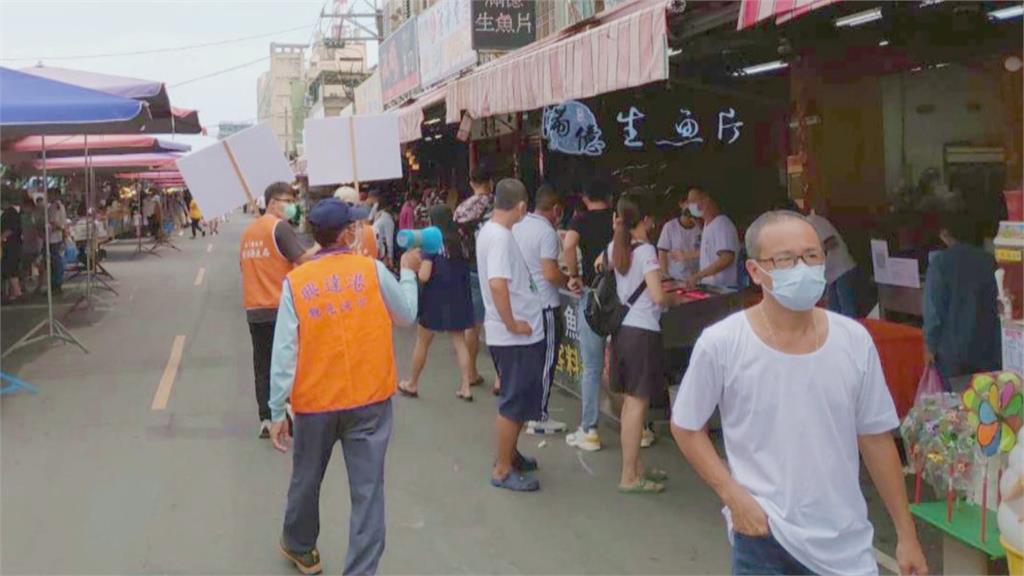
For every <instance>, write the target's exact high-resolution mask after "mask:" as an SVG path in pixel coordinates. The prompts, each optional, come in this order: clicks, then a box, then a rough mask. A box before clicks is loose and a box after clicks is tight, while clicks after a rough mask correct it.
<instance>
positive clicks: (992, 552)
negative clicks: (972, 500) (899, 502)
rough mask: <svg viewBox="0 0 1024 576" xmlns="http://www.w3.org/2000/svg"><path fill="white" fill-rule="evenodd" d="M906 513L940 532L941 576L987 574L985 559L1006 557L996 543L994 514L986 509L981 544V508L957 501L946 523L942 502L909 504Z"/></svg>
mask: <svg viewBox="0 0 1024 576" xmlns="http://www.w3.org/2000/svg"><path fill="white" fill-rule="evenodd" d="M910 511H911V513H913V515H914V516H916V517H917V518H919V519H920V520H922V521H924V522H926V523H928V524H930V525H931V526H933V527H935V528H937V529H938V530H939V531H940V532H942V573H943V574H988V573H989V571H988V564H989V560H998V559H1000V558H1005V557H1006V551H1005V550H1003V547H1002V546H1001V545H1000V544H999V528H997V526H996V513H995V512H993V511H991V510H989V511H988V518H987V519H986V520H985V522H986V531H985V532H986V537H985V541H984V542H982V541H981V538H980V535H981V508H980V507H979V506H977V505H975V504H969V503H966V502H958V503H957V505H956V507H955V508H954V509H953V522H952V523H949V522H946V503H945V502H924V503H921V504H911V505H910Z"/></svg>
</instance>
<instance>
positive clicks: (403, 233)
mask: <svg viewBox="0 0 1024 576" xmlns="http://www.w3.org/2000/svg"><path fill="white" fill-rule="evenodd" d="M396 240H397V241H398V247H399V248H401V249H403V250H412V249H414V248H420V249H422V250H423V252H424V253H425V254H440V253H441V249H442V248H443V247H444V236H443V235H442V234H441V229H440V228H438V227H437V226H429V227H427V228H422V229H420V230H410V229H406V230H399V231H398V237H397V238H396Z"/></svg>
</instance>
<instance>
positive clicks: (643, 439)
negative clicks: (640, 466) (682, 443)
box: [640, 426, 658, 448]
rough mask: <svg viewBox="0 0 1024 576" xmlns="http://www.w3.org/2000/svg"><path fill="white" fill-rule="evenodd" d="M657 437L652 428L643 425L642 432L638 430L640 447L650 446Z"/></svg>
mask: <svg viewBox="0 0 1024 576" xmlns="http://www.w3.org/2000/svg"><path fill="white" fill-rule="evenodd" d="M657 439H658V437H657V436H655V435H654V430H652V429H651V428H648V427H646V426H644V429H643V431H642V432H640V447H641V448H650V447H651V446H652V445H653V444H654V442H655V440H657Z"/></svg>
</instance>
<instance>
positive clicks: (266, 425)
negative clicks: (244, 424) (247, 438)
mask: <svg viewBox="0 0 1024 576" xmlns="http://www.w3.org/2000/svg"><path fill="white" fill-rule="evenodd" d="M260 438H262V439H263V440H266V439H267V438H270V420H264V421H262V422H260Z"/></svg>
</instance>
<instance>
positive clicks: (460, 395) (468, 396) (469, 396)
mask: <svg viewBox="0 0 1024 576" xmlns="http://www.w3.org/2000/svg"><path fill="white" fill-rule="evenodd" d="M455 397H456V398H458V399H459V400H462V401H463V402H472V401H473V394H472V393H470V394H463V393H462V392H456V393H455Z"/></svg>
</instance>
